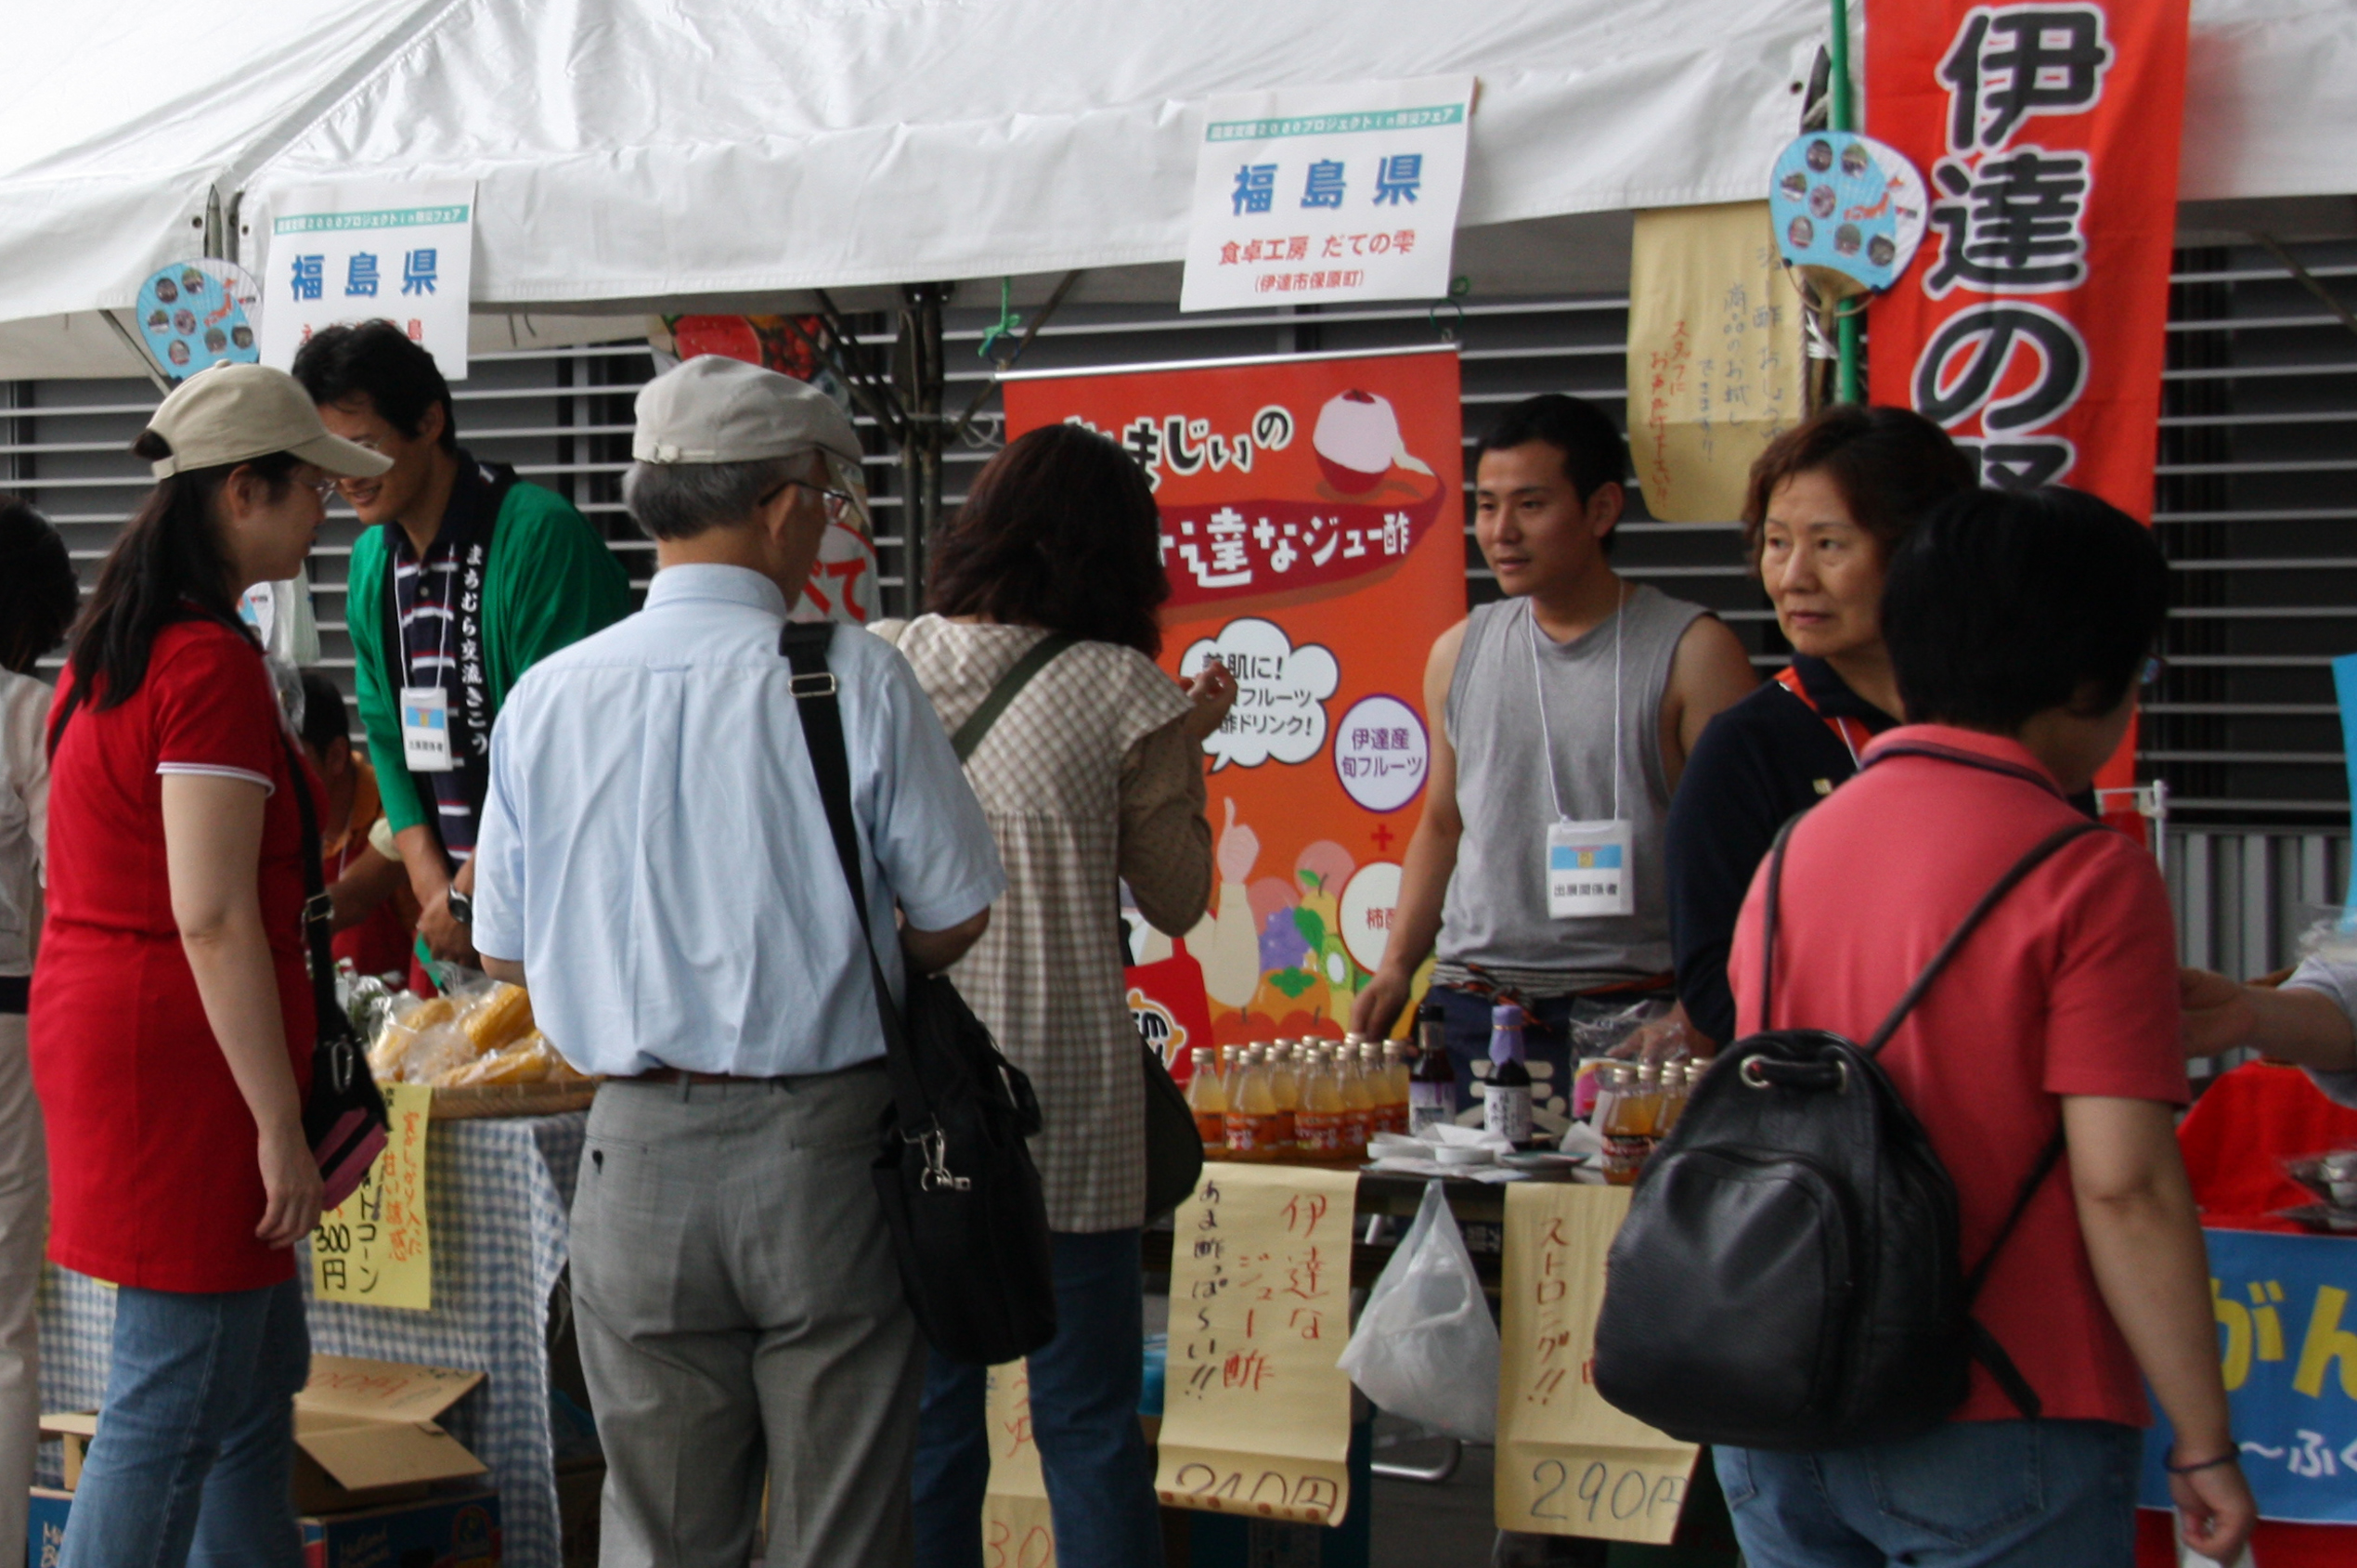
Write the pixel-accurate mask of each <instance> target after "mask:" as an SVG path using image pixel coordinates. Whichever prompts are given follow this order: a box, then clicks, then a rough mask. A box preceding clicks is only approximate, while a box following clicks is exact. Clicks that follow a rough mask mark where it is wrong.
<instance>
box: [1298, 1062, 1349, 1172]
mask: <svg viewBox="0 0 2357 1568" xmlns="http://www.w3.org/2000/svg"><path fill="white" fill-rule="evenodd" d="M1342 1111H1343V1106H1342V1085H1341V1083H1340V1081H1339V1080H1337V1079H1336V1077H1335V1076H1334V1064H1333V1062H1332V1060H1331V1059H1330V1058H1329V1057H1328V1056H1327V1053H1326V1052H1325V1051H1324V1050H1323V1049H1322V1048H1320V1047H1318V1046H1315V1045H1313V1046H1311V1047H1310V1054H1309V1064H1308V1066H1307V1067H1306V1068H1305V1069H1303V1071H1302V1105H1301V1108H1300V1109H1299V1110H1297V1111H1295V1112H1294V1113H1293V1134H1294V1137H1295V1139H1296V1140H1297V1141H1298V1142H1299V1144H1300V1146H1301V1150H1302V1153H1303V1154H1304V1155H1307V1156H1308V1157H1309V1158H1310V1159H1312V1160H1332V1159H1335V1158H1336V1157H1337V1156H1339V1155H1340V1153H1341V1152H1342Z"/></svg>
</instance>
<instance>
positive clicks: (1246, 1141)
mask: <svg viewBox="0 0 2357 1568" xmlns="http://www.w3.org/2000/svg"><path fill="white" fill-rule="evenodd" d="M1265 1050H1266V1047H1265V1046H1260V1045H1254V1046H1251V1047H1250V1048H1249V1049H1248V1050H1246V1051H1245V1053H1244V1063H1243V1069H1242V1070H1241V1071H1240V1072H1239V1073H1238V1074H1237V1081H1236V1084H1237V1093H1236V1097H1235V1098H1234V1099H1232V1100H1230V1101H1229V1102H1228V1108H1227V1155H1228V1158H1229V1159H1230V1160H1268V1159H1271V1158H1273V1157H1275V1155H1276V1125H1277V1111H1276V1085H1275V1084H1274V1083H1273V1082H1271V1081H1270V1076H1269V1069H1268V1059H1267V1057H1266V1056H1265V1055H1264V1054H1263V1053H1264V1052H1265Z"/></svg>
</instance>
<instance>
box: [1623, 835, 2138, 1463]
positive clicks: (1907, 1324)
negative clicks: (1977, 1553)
mask: <svg viewBox="0 0 2357 1568" xmlns="http://www.w3.org/2000/svg"><path fill="white" fill-rule="evenodd" d="M1799 821H1800V819H1799V818H1797V817H1795V818H1794V820H1793V822H1791V823H1785V824H1784V830H1783V832H1782V833H1781V834H1779V835H1778V836H1777V839H1776V848H1775V849H1774V850H1773V851H1771V853H1770V855H1769V859H1768V898H1767V908H1766V910H1765V912H1764V919H1763V927H1762V938H1761V959H1760V985H1761V988H1762V996H1763V1001H1762V1004H1761V1009H1760V1017H1761V1020H1762V1022H1763V1023H1767V1022H1768V1021H1769V1011H1768V1002H1769V999H1772V997H1773V995H1774V991H1773V986H1774V978H1775V966H1776V916H1777V904H1778V901H1779V897H1780V894H1781V889H1782V884H1783V871H1784V850H1785V846H1786V843H1787V841H1788V840H1789V839H1790V838H1791V837H1792V835H1793V830H1794V824H1795V823H1798V822H1799ZM2100 831H2102V829H2101V825H2100V824H2099V823H2092V822H2081V823H2072V824H2071V825H2069V826H2067V827H2064V828H2059V829H2057V830H2056V831H2055V832H2053V834H2050V835H2049V836H2047V837H2046V838H2044V839H2043V840H2041V841H2040V843H2038V844H2037V845H2035V846H2033V847H2032V848H2031V849H2030V850H2029V851H2028V852H2027V854H2025V855H2023V856H2022V857H2021V859H2020V860H2018V861H2016V862H2014V866H2013V868H2012V869H2011V870H2009V871H2007V872H2006V873H2005V874H2004V875H2002V876H2001V877H1999V878H1998V880H1997V883H1996V885H1995V886H1994V887H1992V888H1989V890H1988V893H1987V894H1985V895H1984V896H1983V897H1982V898H1981V901H1979V902H1978V903H1977V904H1975V905H1974V906H1973V909H1972V912H1971V913H1970V914H1967V915H1965V916H1964V920H1963V924H1962V926H1960V927H1958V928H1957V930H1956V931H1955V933H1954V934H1953V935H1952V936H1950V937H1949V939H1948V941H1947V943H1946V944H1945V945H1944V946H1942V947H1941V948H1940V950H1939V952H1937V953H1936V955H1934V957H1933V959H1932V961H1931V963H1930V965H1928V966H1927V967H1926V968H1925V969H1924V970H1923V973H1922V974H1921V975H1920V976H1918V977H1917V978H1916V980H1915V983H1914V984H1913V985H1911V986H1910V987H1909V988H1908V990H1907V993H1906V995H1904V996H1902V997H1901V998H1900V999H1899V1001H1898V1004H1897V1006H1896V1007H1894V1008H1892V1009H1891V1012H1890V1016H1889V1017H1886V1018H1884V1020H1883V1024H1882V1027H1881V1028H1880V1029H1878V1030H1875V1031H1874V1034H1873V1037H1872V1038H1871V1040H1869V1041H1868V1042H1867V1043H1865V1044H1864V1045H1862V1046H1860V1045H1857V1044H1854V1043H1851V1042H1850V1041H1848V1040H1845V1039H1844V1038H1843V1037H1842V1036H1840V1035H1838V1034H1834V1033H1832V1032H1831V1031H1829V1030H1819V1029H1808V1028H1793V1029H1781V1030H1778V1029H1767V1030H1763V1031H1762V1032H1760V1033H1757V1034H1754V1035H1751V1036H1749V1037H1748V1038H1746V1039H1743V1040H1739V1041H1737V1042H1736V1043H1734V1044H1732V1045H1731V1046H1729V1047H1728V1049H1727V1050H1726V1051H1724V1052H1722V1053H1721V1054H1720V1055H1719V1057H1718V1059H1717V1060H1716V1061H1715V1062H1714V1063H1712V1064H1711V1068H1710V1070H1709V1072H1708V1073H1706V1074H1705V1075H1704V1076H1703V1082H1701V1083H1700V1084H1699V1085H1698V1086H1697V1087H1696V1089H1695V1091H1694V1096H1693V1099H1692V1101H1691V1103H1690V1104H1689V1106H1688V1107H1687V1108H1686V1113H1685V1115H1684V1116H1683V1117H1682V1118H1680V1119H1679V1121H1678V1123H1677V1126H1676V1127H1675V1128H1674V1129H1672V1130H1671V1132H1670V1134H1669V1136H1667V1137H1666V1138H1664V1140H1663V1141H1662V1145H1661V1147H1660V1148H1658V1149H1657V1150H1656V1151H1655V1152H1654V1154H1653V1157H1652V1158H1651V1160H1648V1161H1647V1162H1646V1166H1645V1170H1644V1171H1643V1173H1641V1174H1640V1175H1639V1176H1638V1185H1637V1190H1636V1192H1635V1194H1634V1196H1633V1197H1632V1198H1631V1199H1630V1202H1629V1211H1628V1218H1627V1220H1626V1221H1625V1223H1624V1224H1623V1225H1622V1226H1621V1230H1620V1234H1619V1235H1618V1236H1617V1237H1616V1238H1614V1239H1613V1241H1612V1252H1611V1254H1610V1257H1609V1259H1608V1261H1607V1263H1606V1270H1605V1283H1604V1304H1603V1308H1602V1311H1601V1313H1600V1314H1599V1317H1598V1320H1597V1326H1596V1362H1595V1366H1596V1389H1597V1392H1598V1393H1601V1394H1602V1395H1603V1396H1604V1398H1605V1399H1606V1400H1607V1401H1608V1402H1610V1403H1611V1404H1612V1405H1613V1406H1615V1407H1617V1408H1619V1409H1621V1410H1624V1411H1625V1412H1627V1413H1628V1414H1629V1415H1632V1416H1635V1417H1636V1418H1637V1419H1639V1420H1641V1421H1643V1422H1645V1423H1646V1424H1647V1425H1649V1426H1652V1427H1656V1428H1659V1429H1660V1430H1662V1431H1664V1432H1668V1433H1669V1434H1670V1435H1672V1436H1673V1437H1677V1438H1680V1439H1682V1440H1684V1441H1686V1442H1690V1443H1716V1444H1726V1445H1733V1446H1736V1447H1743V1448H1770V1449H1796V1450H1815V1449H1824V1448H1845V1447H1852V1446H1856V1445H1860V1444H1867V1443H1884V1442H1892V1441H1896V1440H1897V1439H1899V1438H1904V1437H1910V1436H1912V1435H1914V1434H1916V1433H1918V1432H1927V1431H1929V1430H1931V1429H1932V1428H1933V1427H1935V1426H1937V1425H1938V1424H1939V1423H1940V1422H1942V1421H1944V1420H1945V1419H1948V1417H1949V1415H1950V1414H1951V1413H1952V1412H1953V1411H1954V1410H1955V1409H1956V1407H1957V1406H1959V1405H1962V1403H1963V1402H1964V1397H1965V1393H1966V1392H1967V1390H1968V1388H1969V1386H1970V1380H1971V1376H1972V1364H1973V1363H1974V1362H1975V1361H1978V1362H1979V1363H1980V1364H1981V1365H1982V1366H1983V1367H1987V1368H1988V1373H1989V1375H1990V1376H1991V1377H1992V1378H1993V1379H1994V1380H1996V1382H1997V1384H1998V1386H1999V1387H2000V1388H2001V1389H2002V1390H2003V1391H2004V1392H2005V1394H2006V1396H2007V1397H2008V1398H2009V1399H2011V1400H2012V1401H2013V1403H2014V1406H2015V1408H2017V1409H2018V1410H2019V1411H2020V1412H2021V1414H2022V1416H2023V1417H2024V1418H2025V1419H2032V1420H2034V1419H2037V1418H2038V1416H2039V1413H2040V1402H2039V1398H2038V1394H2037V1392H2036V1391H2035V1390H2033V1389H2032V1388H2031V1387H2030V1386H2029V1383H2028V1381H2027V1380H2026V1379H2025V1378H2024V1377H2023V1376H2022V1375H2021V1372H2020V1370H2019V1369H2018V1368H2017V1367H2014V1362H2013V1358H2012V1357H2010V1356H2009V1355H2007V1354H2005V1350H2004V1347H2003V1346H2002V1345H2001V1344H1999V1343H1998V1342H1997V1340H1996V1339H1995V1337H1994V1336H1992V1335H1991V1334H1990V1333H1989V1332H1988V1329H1987V1328H1984V1327H1982V1325H1981V1324H1980V1323H1979V1322H1978V1321H1977V1320H1975V1318H1974V1316H1973V1315H1972V1304H1973V1300H1974V1298H1975V1296H1976V1295H1977V1294H1978V1293H1979V1290H1980V1288H1981V1285H1982V1283H1983V1282H1984V1281H1985V1280H1986V1279H1987V1278H1988V1272H1989V1268H1990V1265H1991V1264H1992V1263H1994V1262H1995V1261H1996V1258H1997V1254H1998V1251H2000V1250H2001V1248H2002V1247H2003V1246H2004V1245H2005V1241H2006V1239H2007V1238H2009V1237H2010V1236H2012V1235H2013V1233H2014V1226H2015V1225H2018V1224H2019V1223H2020V1221H2021V1217H2022V1215H2023V1213H2024V1212H2026V1211H2027V1209H2028V1208H2029V1202H2030V1199H2032V1198H2033V1197H2034V1196H2036V1194H2037V1192H2038V1189H2039V1187H2040V1186H2041V1185H2042V1184H2043V1183H2044V1182H2045V1180H2046V1178H2047V1176H2048V1175H2049V1174H2050V1173H2052V1172H2053V1169H2054V1166H2055V1163H2056V1162H2057V1161H2058V1160H2061V1158H2062V1154H2063V1134H2062V1132H2061V1131H2060V1129H2057V1130H2056V1132H2055V1134H2054V1135H2053V1139H2052V1140H2051V1141H2050V1142H2049V1143H2048V1144H2047V1145H2046V1147H2044V1149H2042V1150H2041V1151H2040V1154H2039V1156H2038V1158H2037V1160H2035V1162H2034V1163H2033V1164H2032V1166H2031V1168H2030V1171H2029V1173H2028V1175H2027V1178H2026V1179H2025V1180H2024V1181H2023V1183H2022V1185H2021V1186H2020V1188H2019V1189H2018V1190H2017V1191H2016V1193H2015V1195H2014V1204H2013V1208H2012V1211H2011V1212H2009V1213H2008V1214H2007V1215H2006V1216H2005V1221H2004V1223H2003V1224H2002V1225H2000V1226H1999V1227H1998V1229H1997V1234H1996V1236H1995V1237H1994V1238H1991V1240H1990V1241H1989V1244H1988V1251H1986V1252H1984V1253H1983V1254H1982V1255H1981V1258H1980V1261H1979V1262H1978V1263H1975V1265H1974V1266H1973V1268H1972V1269H1971V1270H1970V1271H1969V1272H1967V1271H1966V1270H1965V1269H1964V1267H1963V1266H1962V1255H1961V1251H1960V1243H1959V1240H1958V1228H1959V1227H1958V1221H1957V1206H1956V1187H1955V1184H1954V1182H1953V1181H1952V1180H1951V1179H1950V1178H1949V1173H1948V1171H1947V1168H1946V1167H1945V1166H1944V1165H1942V1164H1941V1163H1940V1160H1939V1156H1938V1154H1937V1153H1936V1151H1935V1150H1934V1149H1933V1147H1932V1144H1931V1139H1930V1137H1929V1136H1928V1135H1927V1134H1925V1133H1924V1131H1923V1123H1922V1122H1921V1121H1918V1120H1916V1117H1915V1114H1914V1112H1913V1111H1911V1110H1910V1109H1909V1108H1908V1106H1907V1102H1906V1101H1905V1100H1903V1099H1901V1098H1900V1097H1899V1095H1898V1091H1897V1088H1896V1087H1895V1086H1894V1085H1893V1084H1892V1083H1891V1081H1890V1079H1889V1077H1888V1076H1887V1075H1886V1074H1885V1073H1884V1071H1883V1069H1882V1068H1881V1067H1880V1066H1879V1065H1877V1063H1876V1061H1875V1057H1876V1056H1878V1055H1879V1054H1880V1053H1881V1051H1882V1049H1883V1047H1884V1045H1886V1044H1888V1043H1890V1039H1891V1037H1892V1036H1893V1035H1894V1034H1896V1033H1897V1031H1898V1028H1899V1025H1900V1024H1902V1023H1903V1022H1905V1021H1906V1018H1907V1017H1908V1015H1909V1014H1910V1013H1911V1012H1913V1011H1914V1008H1915V1005H1916V1004H1917V1003H1919V1002H1921V1001H1922V1000H1923V994H1924V992H1926V991H1929V990H1930V989H1931V987H1932V985H1933V984H1934V982H1936V980H1937V979H1938V978H1939V977H1940V975H1941V973H1942V972H1943V971H1945V970H1946V969H1947V967H1948V965H1949V961H1950V960H1951V959H1953V958H1954V957H1955V956H1956V953H1957V952H1958V951H1959V950H1960V949H1961V948H1962V947H1963V945H1964V943H1965V942H1967V941H1968V940H1971V938H1972V935H1973V933H1974V932H1975V930H1977V929H1979V927H1980V925H1981V923H1982V922H1983V921H1984V920H1985V919H1987V918H1988V914H1989V912H1990V911H1992V910H1994V909H1995V908H1996V907H1997V905H1998V904H1999V903H2000V902H2001V901H2003V899H2004V897H2005V895H2006V894H2008V893H2010V892H2012V891H2013V890H2014V888H2015V887H2016V886H2018V885H2019V884H2020V883H2021V881H2022V879H2023V878H2024V877H2027V875H2029V874H2030V873H2031V872H2032V871H2034V870H2036V869H2037V868H2038V867H2039V866H2040V865H2041V864H2043V863H2044V862H2045V861H2046V860H2047V858H2048V857H2049V856H2051V855H2053V853H2054V852H2055V851H2056V850H2058V849H2061V848H2062V847H2063V846H2064V845H2066V844H2068V843H2069V842H2070V841H2071V840H2073V839H2075V838H2078V837H2079V836H2083V835H2085V834H2090V833H2096V832H2100Z"/></svg>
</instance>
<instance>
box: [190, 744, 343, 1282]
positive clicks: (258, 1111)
mask: <svg viewBox="0 0 2357 1568" xmlns="http://www.w3.org/2000/svg"><path fill="white" fill-rule="evenodd" d="M267 798H268V797H267V795H266V793H265V791H264V790H263V789H262V788H261V787H260V786H259V785H257V784H251V783H249V782H247V781H246V780H243V779H234V778H222V777H216V776H214V775H211V774H201V773H167V774H165V775H164V776H163V848H164V864H165V871H166V875H167V876H168V877H169V879H170V883H171V888H172V918H173V922H174V923H175V925H176V926H178V927H179V928H180V946H181V950H182V951H183V952H186V953H187V954H188V968H189V970H190V971H191V972H192V973H193V974H194V975H195V977H196V982H197V996H198V998H199V999H200V1000H201V1002H202V1003H203V1004H204V1017H205V1022H206V1023H207V1024H208V1025H210V1026H211V1027H212V1030H213V1037H214V1041H216V1042H217V1043H219V1044H220V1047H221V1055H222V1056H223V1057H224V1058H226V1059H227V1062H228V1064H229V1075H230V1076H231V1077H232V1078H234V1079H236V1080H237V1084H238V1093H239V1094H240V1095H242V1096H244V1099H245V1103H246V1109H247V1110H248V1111H250V1112H251V1113H252V1114H253V1124H254V1128H255V1130H256V1134H257V1138H258V1144H257V1157H258V1159H259V1160H260V1163H261V1166H262V1185H263V1190H264V1193H265V1197H266V1199H267V1203H266V1206H265V1209H264V1211H263V1215H262V1223H261V1224H260V1225H257V1226H256V1227H255V1228H254V1235H256V1236H257V1237H259V1238H261V1239H262V1240H263V1241H264V1242H265V1243H267V1244H268V1245H270V1246H272V1247H291V1246H292V1245H293V1244H294V1243H295V1241H296V1240H297V1239H298V1238H302V1237H304V1236H306V1235H308V1234H309V1233H310V1230H311V1227H312V1226H314V1225H317V1224H318V1222H319V1167H318V1165H317V1162H316V1161H315V1160H313V1159H312V1158H311V1147H310V1144H309V1143H308V1142H307V1141H306V1140H305V1139H304V1135H303V1101H302V1099H301V1097H300V1096H299V1095H297V1094H296V1092H295V1083H294V1069H293V1067H292V1065H291V1063H290V1061H289V1060H288V1057H287V1029H286V1018H285V1017H284V1015H283V1014H281V1013H280V1011H279V1009H278V975H277V973H276V971H275V970H274V969H273V967H272V965H271V960H270V944H269V941H268V940H267V939H266V938H265V935H264V934H263V928H262V894H261V882H260V868H261V863H262V813H263V805H264V802H265V800H266V799H267Z"/></svg>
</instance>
